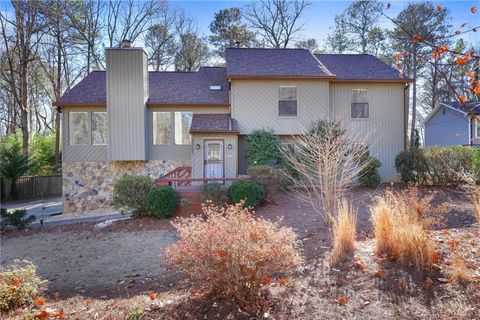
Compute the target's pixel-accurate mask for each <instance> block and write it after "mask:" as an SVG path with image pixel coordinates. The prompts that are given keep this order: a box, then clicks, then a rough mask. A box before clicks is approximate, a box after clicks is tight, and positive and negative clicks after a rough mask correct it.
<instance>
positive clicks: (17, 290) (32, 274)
mask: <svg viewBox="0 0 480 320" xmlns="http://www.w3.org/2000/svg"><path fill="white" fill-rule="evenodd" d="M46 285H47V281H45V280H41V279H40V278H39V277H38V276H37V268H36V267H35V266H34V265H33V264H32V263H31V262H28V261H20V260H14V261H13V263H12V264H11V265H9V266H7V267H5V268H4V269H3V271H2V272H1V273H0V310H1V311H9V310H13V309H16V308H19V307H25V306H28V305H30V304H31V303H32V301H33V299H34V298H35V297H37V296H38V295H40V294H41V293H42V292H43V291H44V290H45V289H46Z"/></svg>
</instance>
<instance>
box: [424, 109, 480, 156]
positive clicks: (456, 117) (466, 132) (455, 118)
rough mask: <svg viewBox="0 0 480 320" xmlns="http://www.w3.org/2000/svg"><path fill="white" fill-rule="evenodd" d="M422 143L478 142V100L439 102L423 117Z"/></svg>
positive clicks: (474, 143) (439, 144) (461, 143)
mask: <svg viewBox="0 0 480 320" xmlns="http://www.w3.org/2000/svg"><path fill="white" fill-rule="evenodd" d="M423 125H424V145H425V146H426V147H428V146H453V145H478V144H480V101H470V102H468V103H467V104H461V103H459V102H442V103H440V104H439V105H438V106H437V107H436V108H435V109H433V110H432V112H431V113H430V114H429V115H428V117H427V118H426V119H425V121H424V123H423Z"/></svg>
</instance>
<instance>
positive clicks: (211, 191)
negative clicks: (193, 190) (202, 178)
mask: <svg viewBox="0 0 480 320" xmlns="http://www.w3.org/2000/svg"><path fill="white" fill-rule="evenodd" d="M202 196H203V200H204V201H212V202H213V203H215V204H220V203H222V202H225V200H226V199H225V195H224V192H223V191H222V184H221V183H218V182H209V183H205V184H204V185H203V187H202Z"/></svg>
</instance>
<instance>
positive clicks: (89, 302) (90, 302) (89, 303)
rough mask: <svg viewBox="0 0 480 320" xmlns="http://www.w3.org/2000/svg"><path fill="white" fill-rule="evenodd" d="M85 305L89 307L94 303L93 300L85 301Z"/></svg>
mask: <svg viewBox="0 0 480 320" xmlns="http://www.w3.org/2000/svg"><path fill="white" fill-rule="evenodd" d="M84 303H85V305H87V306H89V305H91V304H92V303H93V301H92V300H85V302H84Z"/></svg>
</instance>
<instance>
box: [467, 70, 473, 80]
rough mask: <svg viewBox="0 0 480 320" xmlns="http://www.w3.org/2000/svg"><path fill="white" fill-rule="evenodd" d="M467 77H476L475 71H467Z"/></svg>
mask: <svg viewBox="0 0 480 320" xmlns="http://www.w3.org/2000/svg"><path fill="white" fill-rule="evenodd" d="M467 77H469V78H471V79H474V78H475V73H473V72H471V71H469V72H467Z"/></svg>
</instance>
